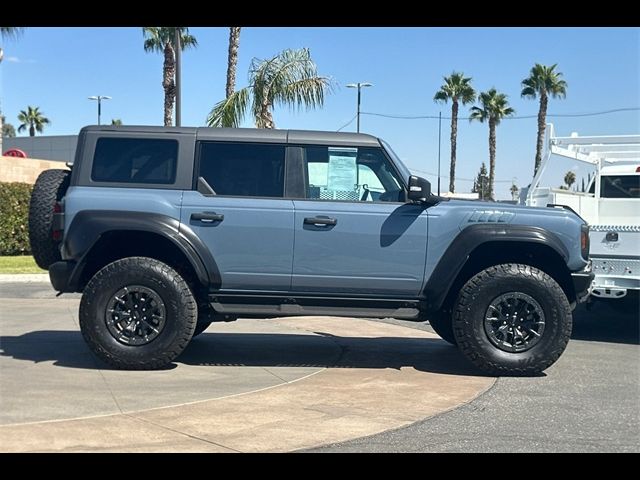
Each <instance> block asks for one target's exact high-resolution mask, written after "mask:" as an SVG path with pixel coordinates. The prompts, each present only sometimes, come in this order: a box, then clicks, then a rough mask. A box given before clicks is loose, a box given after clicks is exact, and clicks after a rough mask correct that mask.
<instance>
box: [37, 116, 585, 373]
mask: <svg viewBox="0 0 640 480" xmlns="http://www.w3.org/2000/svg"><path fill="white" fill-rule="evenodd" d="M29 229H30V240H31V246H32V250H33V254H34V257H35V259H36V261H37V263H38V265H40V266H41V267H43V268H47V269H48V270H49V275H50V278H51V283H52V285H53V287H54V288H55V289H56V290H57V291H58V292H61V293H64V292H81V293H82V300H81V303H80V327H81V330H82V334H83V336H84V338H85V340H86V342H87V343H88V345H89V347H90V348H91V350H92V351H93V352H94V353H95V355H97V356H98V357H99V358H101V359H102V360H104V361H105V362H107V363H109V364H110V365H112V366H114V367H117V368H124V369H155V368H162V367H164V366H166V365H167V364H170V363H171V362H172V361H173V360H174V359H175V358H176V357H178V355H180V353H181V352H182V351H183V350H184V348H185V347H186V346H187V344H188V343H189V341H190V340H191V339H192V338H193V337H194V336H196V335H199V334H200V333H202V332H203V331H204V330H205V329H206V328H207V327H208V326H209V325H210V323H211V322H215V321H229V320H235V319H236V318H238V317H244V318H247V317H285V316H295V315H332V316H342V317H365V318H385V317H393V318H399V319H405V320H415V321H426V320H428V321H429V322H430V323H431V325H432V326H433V328H434V330H435V331H436V332H437V333H438V334H439V335H440V336H441V337H442V338H443V339H444V340H446V341H447V342H449V343H452V344H455V345H457V346H458V348H459V349H460V350H461V352H462V353H463V354H464V356H466V357H467V358H468V359H469V360H470V361H471V362H473V363H474V364H475V365H476V366H477V367H479V369H481V370H483V371H484V372H486V373H489V374H492V375H535V374H538V373H539V372H541V371H542V370H544V369H546V368H547V367H549V366H550V365H551V364H553V363H554V362H555V361H556V360H557V359H558V357H559V356H560V354H561V353H562V352H563V350H564V349H565V347H566V345H567V342H568V340H569V337H570V335H571V326H572V314H571V312H572V309H573V308H574V307H575V305H576V303H577V302H580V301H582V300H583V299H584V298H585V297H586V296H587V295H588V293H589V286H590V284H591V281H592V278H593V274H592V273H591V271H590V262H589V232H588V227H587V226H586V224H585V222H584V221H583V220H582V219H581V218H580V217H578V216H577V215H576V214H574V213H573V212H572V211H570V210H567V209H542V208H529V207H522V206H514V205H506V204H499V203H490V202H479V201H460V200H453V199H452V200H448V199H446V198H441V197H439V196H436V195H434V194H433V193H432V192H431V187H430V184H429V182H428V181H427V180H425V179H423V178H420V177H417V176H414V175H412V174H411V172H410V171H409V170H408V169H407V167H406V166H404V165H403V163H402V162H401V161H400V160H399V159H398V157H397V156H396V154H395V153H394V152H393V150H392V149H391V148H390V147H389V145H387V144H386V143H385V142H384V141H383V140H381V139H379V138H376V137H373V136H370V135H364V134H353V133H330V132H317V131H295V130H258V129H240V128H238V129H225V128H217V129H216V128H167V127H134V126H127V127H112V126H102V127H96V126H90V127H85V128H83V129H82V130H81V131H80V134H79V138H78V145H77V151H76V156H75V161H74V163H73V165H72V167H71V170H70V171H69V170H47V171H45V172H43V173H42V174H41V175H40V177H39V178H38V180H37V182H36V184H35V186H34V190H33V195H32V198H31V206H30V221H29Z"/></svg>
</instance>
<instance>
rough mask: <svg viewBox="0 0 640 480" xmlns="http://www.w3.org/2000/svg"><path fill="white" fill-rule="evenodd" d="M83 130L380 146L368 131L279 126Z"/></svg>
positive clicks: (93, 127) (219, 139)
mask: <svg viewBox="0 0 640 480" xmlns="http://www.w3.org/2000/svg"><path fill="white" fill-rule="evenodd" d="M83 130H88V131H103V132H116V131H119V132H139V133H151V134H162V133H166V134H173V135H176V134H178V135H180V134H187V135H193V134H195V135H196V137H197V139H198V140H217V141H231V142H233V141H241V142H262V143H290V144H298V145H301V144H302V145H304V144H315V145H337V146H339V145H345V146H347V145H349V146H354V147H358V146H362V147H365V146H367V147H372V146H379V145H380V143H379V141H378V139H377V138H376V137H374V136H371V135H367V134H365V133H350V132H323V131H319V130H277V129H266V128H207V127H160V126H146V125H122V126H114V125H91V126H88V127H84V128H83Z"/></svg>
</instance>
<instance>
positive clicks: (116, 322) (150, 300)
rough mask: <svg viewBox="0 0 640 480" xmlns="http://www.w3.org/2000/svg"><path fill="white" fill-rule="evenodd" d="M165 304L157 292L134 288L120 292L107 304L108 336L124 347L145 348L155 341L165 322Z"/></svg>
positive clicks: (133, 286) (126, 288) (138, 287)
mask: <svg viewBox="0 0 640 480" xmlns="http://www.w3.org/2000/svg"><path fill="white" fill-rule="evenodd" d="M166 318H167V314H166V309H165V305H164V302H163V301H162V299H161V298H160V295H158V294H157V293H156V292H155V291H154V290H152V289H150V288H148V287H143V286H141V285H131V286H128V287H124V288H122V289H121V290H118V291H117V292H116V293H115V295H113V297H111V300H110V301H109V303H108V304H107V311H106V323H107V328H108V329H109V333H111V335H112V336H113V338H115V339H116V340H117V341H118V342H120V343H123V344H125V345H135V346H138V345H145V344H147V343H149V342H151V341H153V340H154V339H155V338H156V337H157V336H158V335H160V332H162V329H163V328H164V326H165V323H166Z"/></svg>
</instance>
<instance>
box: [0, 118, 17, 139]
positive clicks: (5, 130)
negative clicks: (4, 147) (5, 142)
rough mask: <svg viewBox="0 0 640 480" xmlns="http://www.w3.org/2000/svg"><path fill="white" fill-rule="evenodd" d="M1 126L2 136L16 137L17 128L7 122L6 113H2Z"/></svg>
mask: <svg viewBox="0 0 640 480" xmlns="http://www.w3.org/2000/svg"><path fill="white" fill-rule="evenodd" d="M0 126H1V128H2V133H1V134H0V135H1V136H2V137H7V138H11V137H15V136H16V129H15V128H14V127H13V125H11V124H10V123H7V119H6V118H5V117H4V115H0Z"/></svg>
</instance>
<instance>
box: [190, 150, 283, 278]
mask: <svg viewBox="0 0 640 480" xmlns="http://www.w3.org/2000/svg"><path fill="white" fill-rule="evenodd" d="M196 150H197V153H196V165H195V169H196V172H195V178H196V179H198V178H199V177H201V178H202V179H203V180H204V182H203V181H202V180H200V189H199V190H200V191H198V189H197V186H196V187H194V189H193V190H191V191H186V192H184V197H183V202H182V213H181V223H182V225H184V226H187V227H188V228H191V229H192V230H193V231H194V232H195V233H196V234H197V235H198V237H200V238H201V239H202V240H203V241H204V242H205V243H206V245H207V246H208V248H209V250H210V251H211V254H212V255H213V257H214V260H215V262H216V264H217V267H218V270H219V272H220V276H221V286H220V288H221V290H224V291H229V290H234V291H238V290H244V291H288V290H289V289H290V287H291V262H292V254H293V218H294V213H293V202H292V201H291V200H286V199H284V178H285V152H286V146H285V145H284V144H273V143H271V144H267V143H265V144H262V143H251V142H235V143H234V142H219V141H202V142H199V143H198V144H197V146H196ZM205 182H206V183H205ZM206 185H208V187H210V188H211V190H208V188H206ZM203 186H204V187H203Z"/></svg>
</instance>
